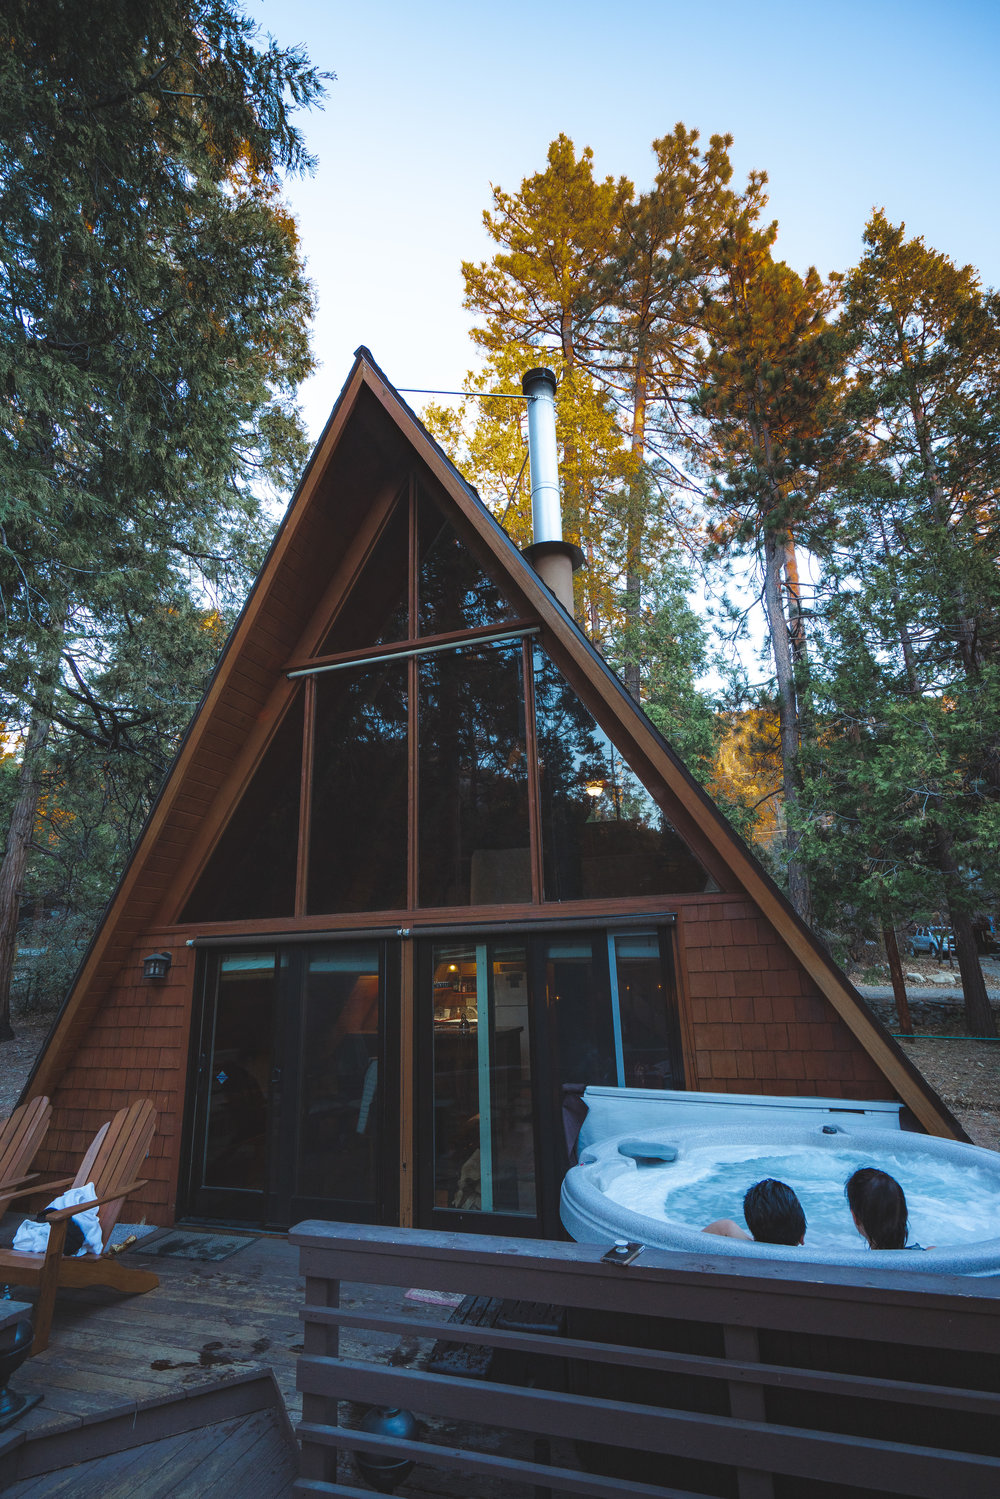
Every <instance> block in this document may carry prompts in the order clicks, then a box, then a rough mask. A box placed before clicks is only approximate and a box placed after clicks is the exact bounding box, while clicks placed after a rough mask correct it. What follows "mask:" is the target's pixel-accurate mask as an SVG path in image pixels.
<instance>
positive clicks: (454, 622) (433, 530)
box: [417, 489, 515, 635]
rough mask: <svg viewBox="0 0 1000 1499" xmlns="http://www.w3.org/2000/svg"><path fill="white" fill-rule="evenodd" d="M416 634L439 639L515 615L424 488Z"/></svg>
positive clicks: (420, 504)
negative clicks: (445, 635) (440, 636)
mask: <svg viewBox="0 0 1000 1499" xmlns="http://www.w3.org/2000/svg"><path fill="white" fill-rule="evenodd" d="M417 540H418V546H419V556H420V575H419V579H418V584H417V587H418V597H419V621H420V623H419V633H420V634H421V635H443V634H446V633H447V632H448V631H451V630H471V629H473V628H475V627H476V626H477V625H492V624H498V623H502V622H503V621H504V620H505V619H512V618H513V617H514V614H515V611H514V609H513V608H512V607H511V605H510V604H509V602H508V601H507V599H506V598H505V597H504V596H503V594H502V593H501V591H500V589H499V588H498V587H497V586H496V584H495V583H494V582H493V581H492V579H490V578H488V577H487V576H486V574H485V573H484V572H483V570H482V568H481V567H480V565H479V563H478V562H477V561H476V559H475V557H474V556H473V555H472V553H471V552H470V551H469V549H468V547H466V545H465V543H464V542H463V541H461V540H460V538H459V537H458V535H457V534H456V532H455V531H454V529H453V527H452V526H451V525H450V524H449V523H448V522H447V521H446V520H445V519H444V517H443V516H442V514H441V511H440V510H439V509H438V507H437V505H436V504H435V503H434V501H433V500H432V499H431V497H430V495H428V494H427V493H426V492H425V491H424V490H422V489H421V490H420V491H419V492H418V500H417Z"/></svg>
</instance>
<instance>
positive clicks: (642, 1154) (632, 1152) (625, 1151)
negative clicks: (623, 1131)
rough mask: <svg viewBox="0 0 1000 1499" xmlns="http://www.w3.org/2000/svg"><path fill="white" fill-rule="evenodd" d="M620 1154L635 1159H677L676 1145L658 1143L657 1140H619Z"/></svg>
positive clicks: (630, 1138)
mask: <svg viewBox="0 0 1000 1499" xmlns="http://www.w3.org/2000/svg"><path fill="white" fill-rule="evenodd" d="M618 1154H619V1155H627V1156H631V1158H632V1160H633V1161H676V1159H677V1146H676V1145H658V1144H657V1143H656V1141H655V1140H643V1139H633V1138H632V1137H631V1136H630V1137H629V1138H628V1139H626V1140H619V1142H618Z"/></svg>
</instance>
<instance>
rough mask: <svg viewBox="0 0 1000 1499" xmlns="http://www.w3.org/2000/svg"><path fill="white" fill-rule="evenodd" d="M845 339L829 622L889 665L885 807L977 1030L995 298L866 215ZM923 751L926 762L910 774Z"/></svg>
mask: <svg viewBox="0 0 1000 1499" xmlns="http://www.w3.org/2000/svg"><path fill="white" fill-rule="evenodd" d="M844 328H845V331H846V333H847V334H848V335H849V336H850V337H851V339H852V340H853V343H854V348H855V352H854V360H855V365H856V387H855V390H854V392H853V394H852V396H851V400H850V402H849V411H850V414H851V415H852V416H853V419H854V421H855V423H856V426H857V431H858V434H859V436H860V438H861V446H860V452H859V454H858V455H857V457H856V458H855V460H854V461H853V462H852V464H851V465H850V467H849V468H848V469H847V470H846V472H845V474H844V475H843V478H842V482H841V483H840V485H839V487H838V492H837V495H836V503H837V507H838V511H839V514H840V517H841V522H840V526H841V533H842V537H841V542H840V545H841V549H842V551H843V552H844V554H845V555H844V558H843V561H842V562H841V564H840V569H841V571H844V570H846V571H847V572H848V573H849V574H850V576H851V580H852V584H851V587H852V592H851V593H849V594H847V593H845V594H844V596H843V598H842V600H841V604H840V611H841V614H843V613H844V612H845V611H847V606H848V605H849V604H850V605H853V606H854V611H853V612H854V613H856V614H857V619H856V623H855V624H854V625H853V629H854V630H855V633H856V634H857V635H858V638H859V639H861V640H862V641H863V642H864V645H865V649H866V650H867V651H868V652H869V653H870V654H871V655H872V656H873V657H874V658H875V659H876V660H878V661H879V662H882V663H884V662H891V663H892V670H893V671H894V673H895V675H894V677H893V678H892V690H893V691H894V692H895V694H896V695H897V696H898V699H899V706H898V707H896V708H894V709H893V711H892V712H889V711H888V710H886V711H883V712H880V713H879V715H878V716H879V719H880V722H881V723H882V724H883V725H889V726H890V727H891V729H892V732H889V729H884V730H883V732H882V734H881V736H880V739H879V743H880V744H881V745H882V746H883V747H884V746H891V754H890V751H889V749H884V752H883V754H882V762H881V763H882V764H883V766H885V765H889V764H891V765H892V766H893V767H894V768H895V769H894V775H893V776H888V773H887V772H886V775H887V778H888V781H889V784H890V785H891V786H892V788H893V790H892V792H891V795H892V796H895V797H896V799H897V804H898V805H903V803H904V802H905V800H906V793H907V788H910V791H911V792H912V795H913V797H915V798H916V803H915V804H916V805H919V808H920V823H921V829H920V831H921V838H920V839H918V840H917V841H916V842H915V844H914V853H913V858H914V860H915V861H916V864H917V867H919V868H921V869H923V870H925V871H926V869H927V868H932V869H934V870H935V871H936V880H935V881H934V883H935V885H936V890H937V899H938V900H939V901H940V899H941V898H942V897H943V899H944V902H945V903H946V905H947V907H948V911H949V918H950V921H951V925H952V928H953V930H954V933H955V944H956V954H957V957H958V963H959V969H960V972H961V976H962V984H963V989H964V993H965V1003H966V1013H967V1018H968V1021H969V1025H970V1027H971V1028H972V1030H973V1032H974V1033H975V1034H977V1035H987V1034H992V1033H993V1029H994V1024H993V1019H992V1015H991V1012H990V1007H989V1002H988V999H987V996H986V990H985V985H984V982H983V977H982V969H981V965H980V963H979V958H978V953H977V951H976V942H975V932H974V926H973V918H974V916H975V914H976V913H977V911H981V910H982V909H983V908H984V906H986V905H988V904H989V902H990V901H991V900H992V901H995V899H996V893H997V889H998V879H997V872H996V866H995V857H994V854H993V852H992V850H994V849H995V846H996V844H995V836H994V835H995V821H996V807H997V802H998V800H1000V717H998V714H997V712H996V709H995V703H996V697H995V693H996V684H997V679H998V670H1000V576H998V569H997V561H998V557H1000V528H998V523H997V504H996V499H997V489H998V484H1000V469H998V465H997V458H996V453H997V415H996V413H997V410H998V396H1000V300H998V298H997V297H996V295H995V294H984V293H983V291H982V289H981V287H980V285H979V282H978V278H977V276H976V274H975V272H974V271H973V269H972V268H971V267H969V266H965V267H961V268H960V267H956V266H955V265H954V264H953V262H952V261H951V260H949V259H948V257H947V256H944V255H941V254H938V253H937V252H935V251H933V250H929V249H928V248H927V247H926V246H925V245H924V243H923V241H922V240H920V239H911V240H907V239H906V237H905V227H904V226H903V225H898V226H894V225H892V224H890V223H889V222H888V221H887V219H886V217H885V215H884V214H883V213H881V212H877V213H876V214H875V215H874V216H873V218H872V220H871V222H870V223H869V225H868V227H867V229H866V232H865V254H864V256H863V258H862V260H861V262H860V264H859V265H858V266H857V267H856V268H855V269H854V270H853V271H852V272H851V273H850V274H849V276H848V277H847V278H846V282H845V308H844ZM862 599H863V600H864V601H865V608H864V611H863V612H858V611H859V610H860V601H861V600H862ZM847 612H850V611H847ZM838 627H839V629H840V631H841V632H843V629H844V626H843V624H842V623H840V622H839V621H838ZM873 701H874V702H875V703H878V701H879V694H878V693H877V692H876V693H875V694H874V696H873ZM930 744H933V746H934V754H933V756H931V757H930V758H929V759H928V760H927V762H926V763H922V762H919V757H918V763H917V764H915V765H911V757H912V756H914V755H918V750H919V747H921V746H926V745H930ZM906 805H909V803H908V802H906ZM900 820H901V822H904V823H905V822H907V819H906V818H902V817H901V819H900ZM878 836H879V837H880V838H881V840H882V841H885V838H886V836H887V834H886V832H885V829H884V826H882V827H881V828H880V832H879V835H878ZM991 839H992V840H993V841H992V843H991ZM925 878H926V876H925ZM928 898H929V897H927V896H926V895H925V899H924V904H925V905H926V904H927V899H928ZM898 904H899V903H898V902H897V906H898Z"/></svg>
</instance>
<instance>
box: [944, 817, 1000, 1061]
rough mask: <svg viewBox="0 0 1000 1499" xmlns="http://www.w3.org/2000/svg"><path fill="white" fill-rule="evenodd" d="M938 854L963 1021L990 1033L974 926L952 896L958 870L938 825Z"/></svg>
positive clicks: (978, 1031)
mask: <svg viewBox="0 0 1000 1499" xmlns="http://www.w3.org/2000/svg"><path fill="white" fill-rule="evenodd" d="M937 856H938V867H939V868H940V870H941V874H942V876H943V877H944V888H945V896H946V899H947V901H948V918H949V920H950V922H951V929H952V931H953V932H954V933H955V956H956V957H957V958H958V972H959V977H960V978H961V980H962V993H963V995H964V996H965V1023H966V1025H967V1026H968V1027H969V1031H970V1032H971V1034H972V1035H973V1036H991V1037H992V1036H995V1035H996V1033H997V1028H996V1022H995V1021H994V1019H993V1011H992V1010H991V1008H990V1001H989V996H988V995H987V993H986V981H985V979H984V978H983V965H982V964H981V963H980V961H979V950H978V948H977V947H976V933H975V928H974V927H973V925H972V917H971V916H970V915H969V913H968V912H967V911H963V910H961V908H960V907H959V906H958V904H957V901H956V900H955V896H956V895H957V894H958V893H959V891H960V889H961V872H960V870H959V868H958V865H957V864H956V863H955V855H954V853H953V851H952V841H951V838H950V837H949V835H948V834H947V833H946V832H944V831H943V829H939V831H938V835H937Z"/></svg>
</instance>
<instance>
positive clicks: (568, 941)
mask: <svg viewBox="0 0 1000 1499" xmlns="http://www.w3.org/2000/svg"><path fill="white" fill-rule="evenodd" d="M595 940H596V939H592V938H591V937H590V936H588V935H587V934H581V935H579V936H574V937H559V938H552V939H550V940H549V941H548V942H547V943H546V944H545V954H544V960H545V1012H546V1015H547V1016H548V1022H549V1028H550V1035H551V1039H552V1047H553V1052H554V1056H555V1065H556V1075H557V1081H558V1083H559V1086H560V1087H561V1086H562V1085H563V1084H564V1083H602V1084H607V1085H610V1086H612V1087H613V1086H614V1084H615V1083H616V1082H617V1070H616V1067H615V1034H614V1026H613V1024H612V1011H611V995H610V993H609V992H608V983H607V966H606V963H605V961H604V955H603V953H598V954H597V955H596V958H595V953H594V941H595ZM602 945H603V939H602Z"/></svg>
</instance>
